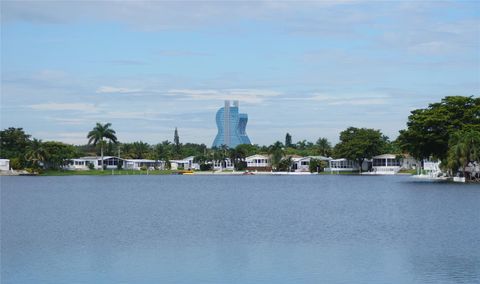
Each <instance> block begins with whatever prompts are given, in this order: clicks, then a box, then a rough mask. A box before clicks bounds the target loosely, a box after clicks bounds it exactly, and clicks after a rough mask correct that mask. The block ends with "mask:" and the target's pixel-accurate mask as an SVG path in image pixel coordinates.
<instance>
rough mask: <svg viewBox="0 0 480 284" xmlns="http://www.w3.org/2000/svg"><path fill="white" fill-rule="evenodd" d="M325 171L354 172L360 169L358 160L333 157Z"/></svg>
mask: <svg viewBox="0 0 480 284" xmlns="http://www.w3.org/2000/svg"><path fill="white" fill-rule="evenodd" d="M325 171H330V172H354V171H358V163H357V162H356V161H352V160H347V159H345V158H342V159H331V160H330V161H329V162H328V168H327V169H325Z"/></svg>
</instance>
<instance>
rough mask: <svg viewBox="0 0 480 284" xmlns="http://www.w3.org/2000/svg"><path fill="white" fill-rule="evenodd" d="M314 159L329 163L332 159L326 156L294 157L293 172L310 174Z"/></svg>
mask: <svg viewBox="0 0 480 284" xmlns="http://www.w3.org/2000/svg"><path fill="white" fill-rule="evenodd" d="M312 159H316V160H320V161H326V162H327V163H328V162H329V161H330V160H331V159H332V158H329V157H324V156H308V157H292V162H293V165H292V170H293V171H295V172H309V171H310V161H311V160H312Z"/></svg>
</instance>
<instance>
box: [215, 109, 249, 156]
mask: <svg viewBox="0 0 480 284" xmlns="http://www.w3.org/2000/svg"><path fill="white" fill-rule="evenodd" d="M215 119H216V122H217V128H218V134H217V136H216V137H215V140H214V141H213V145H212V147H220V146H222V145H226V146H228V147H229V148H235V147H237V145H240V144H251V142H250V139H249V138H248V136H247V132H246V128H247V122H248V115H247V114H246V113H238V101H234V102H233V105H230V101H225V106H224V107H222V108H220V109H219V110H218V111H217V115H216V117H215Z"/></svg>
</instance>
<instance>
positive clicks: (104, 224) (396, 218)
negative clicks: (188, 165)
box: [0, 176, 480, 284]
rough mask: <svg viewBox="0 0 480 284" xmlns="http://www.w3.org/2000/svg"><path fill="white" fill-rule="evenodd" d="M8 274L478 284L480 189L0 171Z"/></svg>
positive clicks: (46, 279)
mask: <svg viewBox="0 0 480 284" xmlns="http://www.w3.org/2000/svg"><path fill="white" fill-rule="evenodd" d="M0 182H1V280H2V281H1V282H2V283H5V284H6V283H369V284H370V283H480V186H479V185H457V184H449V183H427V182H413V181H412V178H410V177H405V176H403V177H402V176H400V177H361V176H113V177H109V176H107V177H106V176H72V177H2V178H1V180H0Z"/></svg>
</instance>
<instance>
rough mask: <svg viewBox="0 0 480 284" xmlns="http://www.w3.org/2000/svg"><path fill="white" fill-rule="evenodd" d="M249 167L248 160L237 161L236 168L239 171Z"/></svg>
mask: <svg viewBox="0 0 480 284" xmlns="http://www.w3.org/2000/svg"><path fill="white" fill-rule="evenodd" d="M246 168H247V162H245V161H238V162H237V163H235V170H237V171H244V170H245V169H246Z"/></svg>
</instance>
